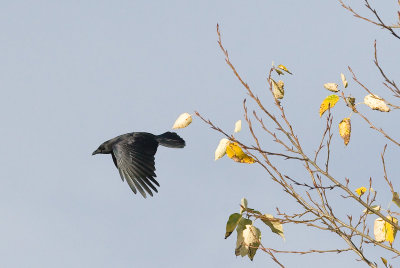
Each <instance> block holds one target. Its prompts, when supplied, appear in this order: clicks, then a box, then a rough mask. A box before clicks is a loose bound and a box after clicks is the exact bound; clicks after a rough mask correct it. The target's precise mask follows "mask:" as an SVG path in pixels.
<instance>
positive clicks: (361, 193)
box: [355, 186, 367, 196]
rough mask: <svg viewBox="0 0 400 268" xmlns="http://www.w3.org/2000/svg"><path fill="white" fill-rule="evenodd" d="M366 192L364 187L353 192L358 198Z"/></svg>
mask: <svg viewBox="0 0 400 268" xmlns="http://www.w3.org/2000/svg"><path fill="white" fill-rule="evenodd" d="M366 191H367V188H365V187H364V186H363V187H360V188H357V189H356V190H355V192H356V193H357V194H358V195H359V196H362V195H363V194H364V193H365V192H366Z"/></svg>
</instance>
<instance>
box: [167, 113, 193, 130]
mask: <svg viewBox="0 0 400 268" xmlns="http://www.w3.org/2000/svg"><path fill="white" fill-rule="evenodd" d="M190 123H192V116H191V115H190V114H188V113H183V114H181V115H180V116H179V117H178V119H176V121H175V123H174V125H173V126H172V128H173V129H177V128H184V127H187V126H188V125H189V124H190Z"/></svg>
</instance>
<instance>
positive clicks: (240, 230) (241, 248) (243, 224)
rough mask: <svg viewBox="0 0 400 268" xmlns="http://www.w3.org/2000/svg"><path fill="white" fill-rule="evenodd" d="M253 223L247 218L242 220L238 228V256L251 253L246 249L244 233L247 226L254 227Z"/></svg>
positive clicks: (236, 250)
mask: <svg viewBox="0 0 400 268" xmlns="http://www.w3.org/2000/svg"><path fill="white" fill-rule="evenodd" d="M252 224H253V222H252V221H251V220H249V219H246V218H241V219H240V220H239V223H238V225H237V227H236V232H237V240H236V248H235V255H236V256H239V255H240V256H242V257H244V256H246V255H247V254H248V253H249V250H248V248H246V246H245V244H244V236H243V231H244V230H245V229H246V225H252Z"/></svg>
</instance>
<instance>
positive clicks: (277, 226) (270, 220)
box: [260, 214, 285, 240]
mask: <svg viewBox="0 0 400 268" xmlns="http://www.w3.org/2000/svg"><path fill="white" fill-rule="evenodd" d="M260 219H261V221H262V222H263V223H265V224H266V225H268V227H269V228H271V231H272V232H273V233H275V234H278V235H280V236H281V237H282V239H283V240H285V235H284V234H283V225H282V223H280V222H279V221H278V220H276V219H274V217H273V216H272V215H271V214H264V216H262V217H261V218H260Z"/></svg>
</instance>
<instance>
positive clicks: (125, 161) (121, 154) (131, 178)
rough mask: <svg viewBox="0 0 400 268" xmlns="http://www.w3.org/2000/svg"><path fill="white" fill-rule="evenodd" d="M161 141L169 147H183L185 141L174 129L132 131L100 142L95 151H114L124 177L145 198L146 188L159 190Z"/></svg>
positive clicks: (134, 190)
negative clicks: (156, 164) (156, 132)
mask: <svg viewBox="0 0 400 268" xmlns="http://www.w3.org/2000/svg"><path fill="white" fill-rule="evenodd" d="M158 145H162V146H165V147H170V148H183V147H185V141H184V140H183V139H182V138H181V137H179V136H178V134H176V133H174V132H165V133H164V134H161V135H153V134H151V133H146V132H132V133H128V134H124V135H121V136H118V137H115V138H113V139H111V140H108V141H106V142H104V143H103V144H101V145H100V146H99V148H97V150H96V151H94V152H93V153H92V155H95V154H111V156H112V159H113V161H114V164H115V166H116V167H117V169H118V171H119V174H120V175H121V179H122V181H124V179H125V180H126V181H127V182H128V184H129V186H130V187H131V189H132V191H133V192H134V193H135V194H136V189H137V190H139V192H140V193H141V194H142V195H143V197H144V198H146V192H147V193H148V194H149V195H151V196H153V193H152V192H151V190H150V188H151V189H153V191H155V192H158V191H157V188H156V187H155V186H154V184H155V185H157V186H158V187H159V186H160V184H159V183H158V182H157V181H156V180H155V179H154V178H155V177H157V175H156V174H155V173H154V171H155V170H156V168H155V167H154V155H155V154H156V152H157V147H158Z"/></svg>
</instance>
